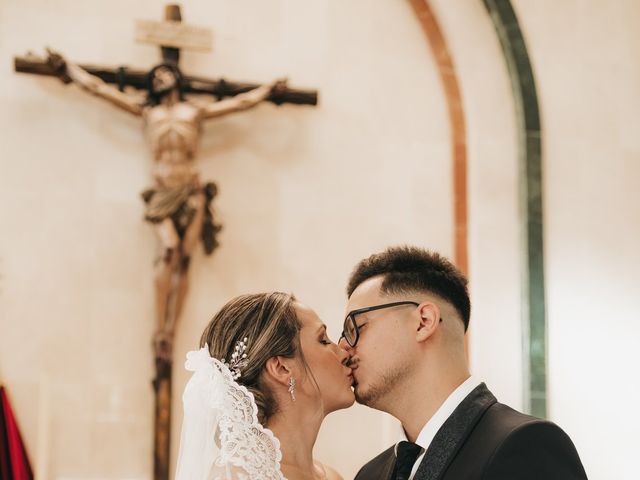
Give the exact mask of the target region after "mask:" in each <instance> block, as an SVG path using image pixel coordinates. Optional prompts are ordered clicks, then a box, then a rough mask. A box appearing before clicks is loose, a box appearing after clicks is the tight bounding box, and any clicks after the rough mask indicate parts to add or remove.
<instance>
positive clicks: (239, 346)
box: [222, 337, 249, 380]
mask: <svg viewBox="0 0 640 480" xmlns="http://www.w3.org/2000/svg"><path fill="white" fill-rule="evenodd" d="M247 341H248V339H247V337H244V339H243V340H238V341H237V342H236V346H235V348H234V349H233V353H232V354H231V360H229V361H228V362H227V360H222V363H224V364H225V365H226V366H227V367H228V368H229V370H231V376H232V377H233V379H234V380H237V379H239V378H240V377H241V376H242V369H243V368H244V367H246V366H247V365H248V364H249V361H248V360H247V354H246V353H245V352H246V351H247Z"/></svg>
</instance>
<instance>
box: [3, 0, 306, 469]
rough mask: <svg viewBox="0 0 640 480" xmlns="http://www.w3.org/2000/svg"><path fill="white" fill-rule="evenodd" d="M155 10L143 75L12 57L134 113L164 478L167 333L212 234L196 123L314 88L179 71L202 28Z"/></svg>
mask: <svg viewBox="0 0 640 480" xmlns="http://www.w3.org/2000/svg"><path fill="white" fill-rule="evenodd" d="M165 16H166V20H165V21H164V22H147V21H139V22H138V24H137V33H136V38H137V39H138V40H139V41H144V42H147V43H152V44H154V45H158V46H159V47H160V49H161V53H162V58H163V62H162V64H160V65H157V66H155V67H154V68H152V69H151V70H150V71H148V72H147V71H142V70H134V69H128V68H125V67H120V68H116V69H110V68H105V67H100V66H98V67H91V66H82V65H76V64H74V63H72V62H70V61H69V60H67V59H65V58H64V57H63V56H62V55H60V54H58V53H55V52H52V51H49V56H48V58H46V59H41V58H36V57H34V56H33V55H30V56H27V57H16V58H15V60H14V62H15V70H16V71H17V72H24V73H33V74H38V75H52V76H56V77H58V78H60V79H61V80H62V81H63V82H65V83H74V84H77V85H78V86H80V87H82V88H83V89H84V90H86V91H88V92H89V93H91V94H93V95H96V96H98V97H100V98H103V99H105V100H107V101H109V102H110V103H112V104H113V105H115V106H116V107H118V108H120V109H123V110H125V111H127V112H129V113H132V114H134V115H136V116H140V117H142V118H143V119H144V122H143V125H144V128H145V134H146V137H147V139H148V141H149V143H150V147H151V148H150V149H151V152H152V155H153V160H154V163H153V171H152V173H153V179H154V185H153V186H152V187H151V188H149V189H148V190H146V191H145V192H143V198H144V200H145V203H146V215H145V218H146V220H148V221H149V222H150V223H151V224H152V225H153V228H154V231H155V232H156V234H157V237H158V239H159V243H160V246H161V247H160V248H161V252H160V255H159V258H158V261H157V262H156V265H155V285H156V330H155V334H154V339H153V347H154V354H155V378H154V380H153V387H154V392H155V421H154V478H155V480H168V478H169V452H170V438H171V429H170V426H171V386H172V366H173V339H174V335H175V329H176V325H177V323H178V319H179V317H180V312H181V311H182V307H183V305H184V301H185V298H186V293H187V287H188V269H189V262H190V259H191V256H192V253H193V251H194V248H195V246H196V245H197V244H198V243H200V242H202V243H203V245H204V248H205V252H206V253H208V254H209V253H212V252H213V251H214V250H215V248H216V247H217V240H216V234H217V233H218V231H219V230H220V226H218V225H216V223H215V222H214V218H213V211H212V209H211V208H210V203H211V201H212V200H213V198H214V196H215V194H216V190H217V187H216V186H215V184H213V183H203V182H202V181H201V180H200V178H199V174H198V171H197V169H196V166H195V156H196V152H197V144H198V140H199V136H200V133H201V131H202V128H201V124H202V123H203V121H205V120H207V119H210V118H216V117H220V116H223V115H227V114H231V113H234V112H238V111H241V110H246V109H249V108H252V107H254V106H255V105H258V104H259V103H261V102H263V101H269V102H272V103H275V104H278V105H279V104H282V103H292V104H301V105H316V104H317V92H316V91H314V90H294V89H290V88H288V86H287V85H286V81H282V80H280V81H277V82H273V83H271V84H267V85H256V84H251V83H243V82H229V81H225V80H222V79H219V80H210V79H207V78H201V77H194V76H185V75H183V74H182V72H181V71H180V68H179V61H180V52H181V51H182V50H186V49H192V50H200V51H203V50H205V51H206V50H207V49H209V48H210V47H211V33H210V32H208V30H206V29H203V28H198V27H191V26H189V25H185V24H183V23H181V14H180V8H179V7H178V6H176V5H169V6H167V8H166V11H165ZM125 87H133V88H135V89H139V90H142V91H146V92H147V95H146V99H144V100H141V97H140V95H132V94H131V93H129V91H128V90H129V88H125ZM187 93H189V94H208V95H212V96H214V97H216V100H215V101H210V102H208V103H206V104H201V103H200V102H199V103H198V104H195V102H191V101H190V100H189V98H186V97H184V94H187ZM227 97H228V98H227Z"/></svg>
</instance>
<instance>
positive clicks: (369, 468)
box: [354, 445, 396, 480]
mask: <svg viewBox="0 0 640 480" xmlns="http://www.w3.org/2000/svg"><path fill="white" fill-rule="evenodd" d="M394 447H395V445H392V446H391V447H389V448H387V449H386V450H385V451H384V452H382V453H381V454H380V455H377V456H376V457H375V458H373V459H371V460H369V461H368V462H367V463H365V464H364V466H363V467H362V468H361V469H360V471H359V472H358V473H357V474H356V476H355V479H354V480H369V479H379V478H381V477H380V474H381V472H383V471H385V470H386V469H389V468H391V467H392V466H393V463H394V461H395V458H396V457H395V452H394Z"/></svg>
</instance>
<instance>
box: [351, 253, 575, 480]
mask: <svg viewBox="0 0 640 480" xmlns="http://www.w3.org/2000/svg"><path fill="white" fill-rule="evenodd" d="M347 293H348V295H349V302H348V305H347V311H348V314H347V317H346V319H345V322H344V330H343V333H342V337H341V339H340V345H341V346H342V347H344V348H346V349H347V350H348V351H349V353H350V354H351V356H352V364H351V366H352V367H353V369H354V370H353V376H354V379H355V395H356V400H357V401H358V402H359V403H361V404H364V405H368V406H369V407H371V408H375V409H377V410H382V411H384V412H387V413H389V414H391V415H393V416H394V417H396V418H397V419H398V420H400V422H402V427H403V435H402V438H401V439H400V441H399V442H398V443H397V444H396V445H393V446H391V447H390V448H388V449H387V450H385V451H384V452H382V453H381V454H380V455H378V456H377V457H375V458H374V459H373V460H371V461H370V462H369V463H367V464H366V465H364V466H363V467H362V468H361V469H360V471H359V472H358V474H357V476H356V480H369V479H371V480H373V479H375V480H379V479H385V480H386V479H390V480H400V479H402V480H407V479H414V480H436V479H441V480H474V479H477V480H529V479H531V480H533V479H544V480H554V479H558V480H575V479H586V478H587V476H586V473H585V471H584V468H583V467H582V464H581V462H580V458H579V457H578V452H577V451H576V449H575V447H574V445H573V443H572V442H571V439H570V438H569V437H568V436H567V434H566V433H564V432H563V431H562V430H561V429H560V428H559V427H558V426H556V425H555V424H553V423H551V422H548V421H545V420H541V419H539V418H535V417H530V416H527V415H524V414H522V413H519V412H517V411H515V410H513V409H511V408H509V407H508V406H506V405H503V404H501V403H498V402H497V401H496V398H495V397H494V396H493V395H492V393H491V392H490V391H489V390H488V389H487V386H486V385H485V384H484V383H480V381H479V380H477V379H475V378H474V377H472V376H470V374H469V369H468V367H467V361H466V356H465V348H464V334H465V331H466V330H467V327H468V326H469V315H470V311H471V305H470V301H469V294H468V291H467V279H466V278H465V277H464V275H463V274H462V273H461V272H459V271H458V270H457V269H456V268H455V267H454V266H453V265H452V264H451V263H450V262H449V261H448V260H447V259H445V258H444V257H442V256H440V255H439V254H437V253H434V252H429V251H425V250H422V249H419V248H414V247H395V248H389V249H388V250H386V251H385V252H382V253H379V254H376V255H372V256H371V257H369V258H367V259H364V260H362V261H361V262H360V263H359V264H358V265H357V266H356V268H355V270H354V271H353V273H352V274H351V278H350V279H349V285H348V287H347Z"/></svg>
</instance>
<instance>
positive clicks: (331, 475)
mask: <svg viewBox="0 0 640 480" xmlns="http://www.w3.org/2000/svg"><path fill="white" fill-rule="evenodd" d="M315 463H316V465H317V466H318V467H320V468H321V469H322V470H324V473H325V475H326V478H327V480H344V478H342V475H340V474H339V473H338V472H337V471H336V470H335V469H334V468H333V467H332V466H330V465H327V464H326V463H322V462H318V461H317V460H316V461H315Z"/></svg>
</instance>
